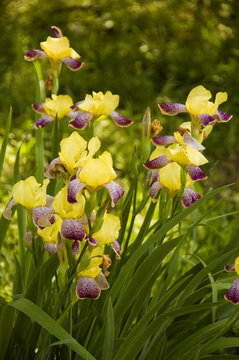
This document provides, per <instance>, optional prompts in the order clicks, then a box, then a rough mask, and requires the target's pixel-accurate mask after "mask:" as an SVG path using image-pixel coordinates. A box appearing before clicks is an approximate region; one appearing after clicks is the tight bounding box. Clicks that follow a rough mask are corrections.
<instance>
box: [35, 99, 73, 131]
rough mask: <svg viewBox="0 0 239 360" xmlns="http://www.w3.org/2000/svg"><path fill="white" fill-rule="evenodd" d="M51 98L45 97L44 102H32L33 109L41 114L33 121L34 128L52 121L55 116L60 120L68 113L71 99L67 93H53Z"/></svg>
mask: <svg viewBox="0 0 239 360" xmlns="http://www.w3.org/2000/svg"><path fill="white" fill-rule="evenodd" d="M51 97H52V98H51V99H49V98H47V99H46V101H45V102H41V103H36V104H33V105H32V107H33V110H34V111H36V112H38V113H40V114H42V115H43V116H42V117H41V118H40V119H38V120H37V121H36V123H35V127H36V128H39V127H40V128H43V127H44V126H46V125H47V124H48V123H49V122H52V121H53V120H54V119H55V118H56V117H57V119H58V120H61V119H62V118H63V117H64V116H66V115H67V114H68V112H69V111H70V108H71V106H72V105H73V101H72V99H71V97H70V96H68V95H58V96H57V95H54V94H52V96H51Z"/></svg>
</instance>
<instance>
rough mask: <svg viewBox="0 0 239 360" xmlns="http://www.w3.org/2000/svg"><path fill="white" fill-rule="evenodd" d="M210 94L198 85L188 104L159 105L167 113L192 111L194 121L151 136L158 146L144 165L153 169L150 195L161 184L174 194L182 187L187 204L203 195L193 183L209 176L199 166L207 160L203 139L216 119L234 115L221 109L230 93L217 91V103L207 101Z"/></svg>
mask: <svg viewBox="0 0 239 360" xmlns="http://www.w3.org/2000/svg"><path fill="white" fill-rule="evenodd" d="M210 98H211V93H210V91H208V90H206V89H205V88H204V87H203V86H201V85H199V86H197V87H196V88H194V89H192V90H191V92H190V93H189V95H188V97H187V100H186V105H183V104H178V103H176V104H161V105H159V108H160V110H161V112H162V113H163V114H166V115H170V116H172V115H176V114H178V113H183V112H188V113H190V115H191V122H184V123H182V124H181V126H180V127H179V128H178V129H177V131H176V132H175V133H174V134H173V136H167V135H164V136H155V137H153V138H152V141H153V144H154V145H156V149H155V150H154V151H153V152H152V154H151V156H150V159H149V160H150V161H148V162H147V163H146V164H145V165H144V166H145V167H146V168H147V169H148V170H150V171H151V179H152V181H151V186H150V196H151V197H152V198H153V199H155V197H156V196H157V194H158V192H159V190H160V189H161V188H165V189H166V191H167V192H168V193H169V194H170V196H171V197H174V196H175V195H176V194H177V193H178V192H179V190H180V189H182V187H184V190H183V193H182V198H181V200H182V203H183V205H184V206H185V207H188V206H190V205H191V204H193V203H194V202H195V201H197V200H198V199H200V197H201V195H200V194H198V193H197V192H196V191H194V190H193V189H192V186H193V183H194V182H195V181H198V180H205V179H206V178H207V176H206V175H205V173H204V172H203V171H202V170H201V168H200V166H201V165H204V164H206V163H207V162H208V161H207V159H206V158H205V156H204V155H203V150H204V149H205V147H204V146H203V145H202V142H203V140H204V139H205V138H206V137H207V136H208V135H209V134H210V132H211V131H212V127H213V125H214V124H215V123H216V122H225V121H228V120H229V119H230V118H231V115H229V114H226V113H224V112H222V111H219V110H218V105H219V104H221V103H222V102H224V101H226V100H227V93H222V92H219V93H217V95H216V100H215V103H212V102H210V101H208V100H209V99H210ZM183 174H185V176H183ZM185 178H186V179H185ZM182 179H184V183H183V182H182Z"/></svg>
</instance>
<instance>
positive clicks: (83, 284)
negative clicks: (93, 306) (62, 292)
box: [76, 276, 100, 299]
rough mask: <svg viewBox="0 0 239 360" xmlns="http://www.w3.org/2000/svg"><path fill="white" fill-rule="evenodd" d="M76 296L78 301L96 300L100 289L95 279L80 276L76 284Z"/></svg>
mask: <svg viewBox="0 0 239 360" xmlns="http://www.w3.org/2000/svg"><path fill="white" fill-rule="evenodd" d="M76 295H77V296H78V298H80V299H98V297H99V296H100V288H99V286H98V284H97V282H96V281H95V279H92V278H88V277H85V276H81V277H80V278H79V280H78V281H77V284H76Z"/></svg>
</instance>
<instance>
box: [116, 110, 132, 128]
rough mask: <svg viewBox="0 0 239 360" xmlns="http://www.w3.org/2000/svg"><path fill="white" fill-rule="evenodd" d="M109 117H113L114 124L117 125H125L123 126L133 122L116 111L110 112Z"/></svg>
mask: <svg viewBox="0 0 239 360" xmlns="http://www.w3.org/2000/svg"><path fill="white" fill-rule="evenodd" d="M110 117H111V118H112V119H113V121H114V122H115V124H116V125H118V126H122V127H125V126H129V125H131V124H133V121H131V120H129V119H127V118H126V117H125V116H123V115H121V114H119V113H118V112H117V111H113V112H112V113H111V114H110Z"/></svg>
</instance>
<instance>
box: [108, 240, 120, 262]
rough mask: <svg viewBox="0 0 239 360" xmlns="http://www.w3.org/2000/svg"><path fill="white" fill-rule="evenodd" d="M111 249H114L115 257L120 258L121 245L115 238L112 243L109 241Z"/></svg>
mask: <svg viewBox="0 0 239 360" xmlns="http://www.w3.org/2000/svg"><path fill="white" fill-rule="evenodd" d="M110 245H111V247H112V249H113V250H114V252H115V253H116V257H117V258H118V259H120V250H121V245H120V244H119V243H118V241H117V240H115V241H113V242H112V243H110Z"/></svg>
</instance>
